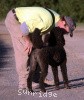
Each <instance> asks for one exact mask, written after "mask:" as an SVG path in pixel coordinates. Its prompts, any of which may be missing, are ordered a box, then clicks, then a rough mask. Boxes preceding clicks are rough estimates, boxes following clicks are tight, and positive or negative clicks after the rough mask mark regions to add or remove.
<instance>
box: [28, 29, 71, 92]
mask: <svg viewBox="0 0 84 100" xmlns="http://www.w3.org/2000/svg"><path fill="white" fill-rule="evenodd" d="M64 34H67V32H66V31H65V30H64V29H62V28H59V27H55V28H53V29H52V30H51V32H50V36H49V40H48V46H44V44H43V41H42V38H41V35H40V30H38V29H35V31H34V33H32V35H31V36H30V37H31V41H32V43H33V45H34V48H33V50H32V53H31V55H30V61H29V64H30V72H29V77H28V88H29V91H31V92H32V91H33V90H32V78H33V74H34V72H35V69H36V66H37V64H38V65H39V66H40V79H39V85H40V89H41V91H42V92H46V90H45V86H44V80H45V77H46V76H47V73H48V65H51V68H52V72H53V76H54V82H55V86H56V89H59V78H58V66H60V68H61V72H62V76H63V81H64V86H65V87H66V88H70V87H69V84H68V77H67V67H66V62H67V58H66V52H65V49H64V45H65V39H64Z"/></svg>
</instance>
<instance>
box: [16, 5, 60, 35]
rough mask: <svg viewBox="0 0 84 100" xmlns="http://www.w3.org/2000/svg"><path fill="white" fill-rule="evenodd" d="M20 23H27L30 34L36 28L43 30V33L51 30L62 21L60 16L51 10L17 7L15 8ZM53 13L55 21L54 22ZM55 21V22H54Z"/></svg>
mask: <svg viewBox="0 0 84 100" xmlns="http://www.w3.org/2000/svg"><path fill="white" fill-rule="evenodd" d="M15 12H16V15H17V17H18V19H19V22H20V23H21V24H22V23H24V22H25V23H26V25H27V26H28V29H29V32H33V31H34V30H35V28H38V29H40V30H41V32H42V33H44V32H46V31H47V30H48V29H50V28H51V27H52V26H53V24H56V23H57V22H58V20H59V19H60V15H59V14H57V13H56V12H55V11H53V10H51V9H48V10H47V9H45V8H43V7H17V8H15ZM52 13H53V14H54V18H55V20H53V16H52ZM53 21H54V22H53Z"/></svg>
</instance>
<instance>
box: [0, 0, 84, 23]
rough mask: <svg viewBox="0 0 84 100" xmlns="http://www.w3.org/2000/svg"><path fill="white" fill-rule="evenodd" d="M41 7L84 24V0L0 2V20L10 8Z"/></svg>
mask: <svg viewBox="0 0 84 100" xmlns="http://www.w3.org/2000/svg"><path fill="white" fill-rule="evenodd" d="M20 6H21V7H24V6H27V7H28V6H42V7H47V8H51V9H53V10H55V11H56V12H57V13H59V14H60V15H62V16H63V15H68V16H71V17H72V18H74V19H75V20H76V21H77V22H82V23H83V22H84V0H0V20H2V19H3V18H5V16H6V14H7V12H8V11H9V10H10V9H11V8H15V7H20Z"/></svg>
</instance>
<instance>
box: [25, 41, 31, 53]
mask: <svg viewBox="0 0 84 100" xmlns="http://www.w3.org/2000/svg"><path fill="white" fill-rule="evenodd" d="M32 47H33V44H32V42H31V41H26V42H25V52H27V53H28V55H29V54H30V53H31V51H32Z"/></svg>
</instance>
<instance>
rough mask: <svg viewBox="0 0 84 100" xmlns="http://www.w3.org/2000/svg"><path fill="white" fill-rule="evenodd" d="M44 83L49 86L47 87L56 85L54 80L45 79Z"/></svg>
mask: <svg viewBox="0 0 84 100" xmlns="http://www.w3.org/2000/svg"><path fill="white" fill-rule="evenodd" d="M44 83H45V84H47V85H55V84H54V80H48V79H45V81H44Z"/></svg>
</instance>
